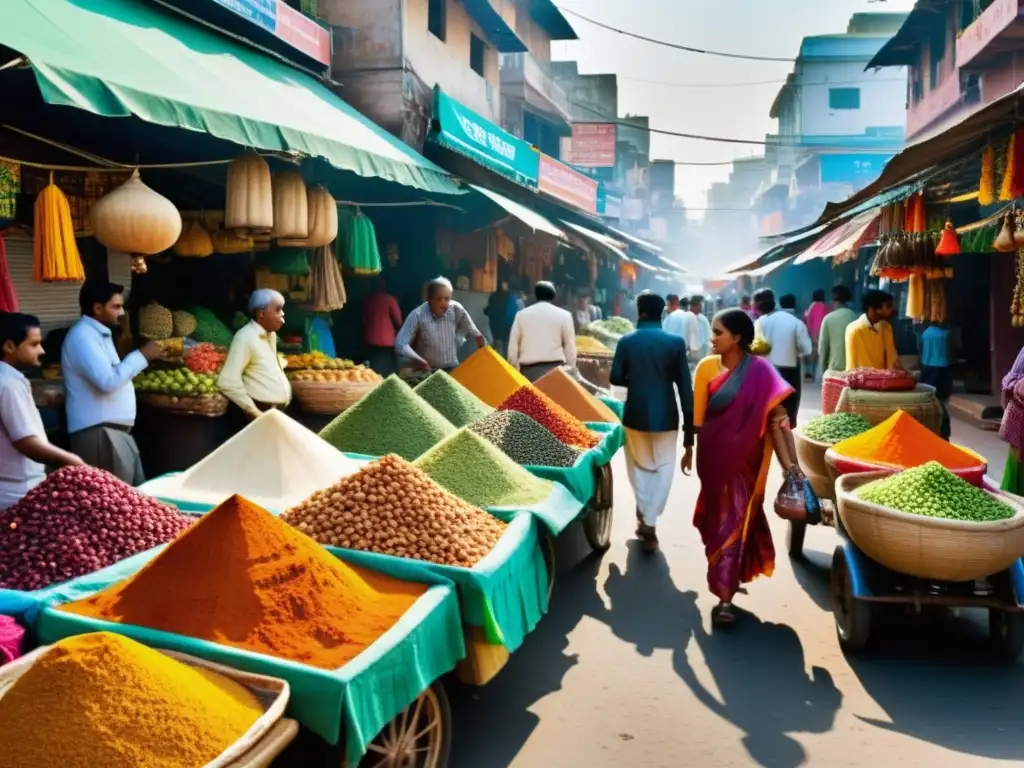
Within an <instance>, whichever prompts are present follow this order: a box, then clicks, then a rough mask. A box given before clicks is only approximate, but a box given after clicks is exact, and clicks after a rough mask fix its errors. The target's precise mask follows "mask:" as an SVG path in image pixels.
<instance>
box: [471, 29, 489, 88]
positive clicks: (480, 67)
mask: <svg viewBox="0 0 1024 768" xmlns="http://www.w3.org/2000/svg"><path fill="white" fill-rule="evenodd" d="M486 51H487V46H486V45H484V41H483V40H481V39H480V38H479V37H477V36H476V35H474V34H473V33H472V32H470V34H469V66H470V67H471V68H472V70H473V71H474V72H476V73H477V74H478V75H480V77H483V76H484V53H485V52H486Z"/></svg>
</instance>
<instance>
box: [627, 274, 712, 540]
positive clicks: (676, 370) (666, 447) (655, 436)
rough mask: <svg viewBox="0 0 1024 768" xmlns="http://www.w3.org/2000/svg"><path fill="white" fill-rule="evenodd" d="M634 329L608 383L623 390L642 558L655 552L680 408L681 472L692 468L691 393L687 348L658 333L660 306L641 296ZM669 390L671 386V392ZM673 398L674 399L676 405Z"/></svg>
mask: <svg viewBox="0 0 1024 768" xmlns="http://www.w3.org/2000/svg"><path fill="white" fill-rule="evenodd" d="M636 307H637V315H638V324H637V329H636V330H635V331H633V333H630V334H628V335H626V336H624V337H623V338H622V340H621V341H619V343H618V346H617V348H616V350H615V360H614V362H613V363H612V373H611V383H612V384H614V385H615V386H618V387H626V389H627V395H626V409H625V413H624V414H623V418H622V424H623V426H624V427H625V428H626V471H627V474H628V475H629V482H630V485H632V486H633V493H634V495H635V496H636V505H637V509H636V513H637V530H636V533H637V537H638V538H639V539H640V541H642V542H643V545H644V549H645V550H646V551H647V552H654V551H656V550H657V548H658V536H657V533H656V530H655V527H656V526H657V523H658V518H659V517H660V516H661V513H662V512H663V511H664V510H665V505H666V504H667V503H668V497H669V493H670V492H671V490H672V478H673V476H674V474H675V467H676V452H677V450H678V444H679V421H680V419H679V412H680V407H681V408H682V415H683V418H682V421H683V446H684V449H685V452H684V454H683V462H682V465H683V467H684V468H685V469H687V470H689V468H690V467H691V466H692V464H693V387H692V384H691V382H690V369H689V366H688V365H687V359H686V342H685V341H683V339H682V338H681V337H679V336H677V335H675V334H672V333H667V332H666V331H664V330H662V328H661V315H662V312H663V311H664V309H665V300H664V299H662V298H661V296H658V295H657V294H654V293H651V292H649V291H644V292H643V293H641V294H640V295H639V296H638V297H637V299H636ZM673 385H674V386H673ZM677 396H678V399H677Z"/></svg>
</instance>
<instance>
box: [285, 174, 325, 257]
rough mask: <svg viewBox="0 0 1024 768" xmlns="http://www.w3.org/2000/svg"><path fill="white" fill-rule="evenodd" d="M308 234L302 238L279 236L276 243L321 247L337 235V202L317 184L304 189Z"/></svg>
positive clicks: (311, 247)
mask: <svg viewBox="0 0 1024 768" xmlns="http://www.w3.org/2000/svg"><path fill="white" fill-rule="evenodd" d="M306 209H307V211H308V226H307V231H308V233H309V234H307V235H306V237H304V238H296V239H291V238H280V239H279V240H278V244H279V245H282V246H285V247H291V248H309V249H314V248H323V247H324V246H327V245H330V244H331V243H333V242H334V240H335V238H336V237H337V236H338V204H337V203H335V202H334V198H333V197H331V193H330V192H328V191H327V190H326V189H324V188H323V187H322V186H320V185H319V184H318V185H316V186H312V187H310V188H309V189H308V190H306Z"/></svg>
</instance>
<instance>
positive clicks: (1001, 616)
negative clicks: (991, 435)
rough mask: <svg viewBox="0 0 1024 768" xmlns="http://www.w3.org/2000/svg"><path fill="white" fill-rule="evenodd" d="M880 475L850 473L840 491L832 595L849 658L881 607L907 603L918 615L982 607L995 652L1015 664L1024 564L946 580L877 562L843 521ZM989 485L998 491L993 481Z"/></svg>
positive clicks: (1023, 641) (1022, 629)
mask: <svg viewBox="0 0 1024 768" xmlns="http://www.w3.org/2000/svg"><path fill="white" fill-rule="evenodd" d="M880 476H883V475H882V474H879V473H863V474H856V475H846V476H845V477H844V478H842V480H841V481H840V484H839V486H838V488H837V497H838V500H839V514H837V515H836V528H837V530H838V532H839V535H840V543H839V545H838V546H837V547H836V549H835V552H834V553H833V556H832V572H831V578H830V593H831V597H832V612H833V616H834V618H835V625H836V635H837V636H838V639H839V645H840V647H841V648H842V649H843V651H844V652H845V653H849V654H854V653H857V652H858V651H861V650H863V649H864V647H865V646H866V645H867V644H868V641H869V639H870V636H871V623H872V612H873V610H874V609H875V608H876V607H878V606H881V605H907V606H913V607H914V608H915V609H916V610H918V611H920V609H921V608H922V606H941V607H947V608H949V607H956V608H981V609H984V610H987V611H988V617H989V635H990V641H991V648H992V653H993V654H994V655H995V656H996V657H997V658H999V659H1001V660H1004V661H1007V662H1010V663H1013V662H1015V661H1016V660H1017V659H1018V658H1019V656H1020V655H1021V652H1022V651H1024V562H1022V561H1021V559H1020V558H1017V559H1016V560H1015V561H1013V562H1012V564H1011V565H1010V566H1009V568H1005V569H1002V568H1000V569H999V570H997V571H996V572H994V573H992V574H989V575H987V576H986V577H985V578H983V579H980V580H971V581H942V580H939V579H924V578H917V577H914V576H909V575H907V574H905V573H901V572H898V571H896V570H893V569H891V568H887V567H886V566H884V565H882V564H881V563H879V562H877V561H876V560H873V559H872V558H870V557H869V556H868V555H866V554H865V553H864V551H863V550H862V549H861V548H860V547H858V546H857V545H856V544H855V543H854V542H853V539H852V538H851V537H850V535H849V532H848V531H847V530H846V527H845V525H844V523H843V519H844V517H846V516H847V515H850V514H857V513H856V512H851V510H849V509H848V508H847V506H848V504H849V498H850V493H851V492H852V491H853V490H855V489H856V488H858V487H859V486H860V485H862V484H864V483H867V482H870V481H871V480H875V479H877V478H878V477H880ZM986 486H987V487H988V488H989V489H990V490H995V488H996V485H995V483H993V482H992V481H986ZM1018 501H1024V500H1018ZM951 543H952V542H951Z"/></svg>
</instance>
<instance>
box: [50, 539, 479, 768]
mask: <svg viewBox="0 0 1024 768" xmlns="http://www.w3.org/2000/svg"><path fill="white" fill-rule="evenodd" d="M146 554H148V555H149V556H150V557H149V558H145V559H143V558H133V559H132V561H131V562H129V561H125V562H122V563H119V564H118V565H116V566H112V567H110V568H107V569H104V571H101V572H98V573H95V574H92V575H90V576H85V577H82V578H80V579H77V580H75V581H73V582H68V583H67V584H65V585H63V586H62V587H61V588H59V589H55V590H53V591H51V593H50V594H49V595H48V596H47V604H46V605H45V606H43V607H42V609H41V610H40V611H39V615H38V621H37V623H36V631H37V634H38V637H39V639H40V641H41V642H44V643H51V642H54V641H56V640H59V639H61V638H64V637H68V636H70V635H75V634H82V633H84V632H93V631H112V632H117V633H119V634H122V635H125V636H127V637H130V638H132V639H135V640H138V641H139V642H142V643H144V644H146V645H149V646H153V647H158V648H166V649H169V650H173V651H178V652H181V653H187V654H189V655H191V656H194V657H197V658H200V659H205V660H207V661H212V662H215V663H218V664H222V665H224V666H227V667H232V668H234V669H238V670H243V671H246V672H252V673H255V674H263V675H268V676H271V677H276V678H280V679H283V680H287V681H288V684H289V685H290V687H291V701H290V706H289V714H290V715H291V716H292V717H294V718H295V719H296V720H298V721H299V722H300V723H302V724H303V725H305V726H306V727H307V728H308V729H309V730H310V731H311V732H313V733H314V734H316V735H317V736H319V737H320V738H321V739H323V741H325V742H326V743H327V744H329V745H338V744H340V745H342V747H341V748H342V749H343V753H344V757H345V760H347V763H348V765H351V766H355V765H358V763H359V761H360V760H361V759H362V758H363V756H364V755H366V754H367V752H368V751H370V746H371V743H373V742H374V740H375V739H376V738H377V736H378V734H382V732H383V731H384V730H385V727H386V726H388V723H390V722H392V720H394V719H396V718H399V719H400V717H401V715H402V713H403V712H406V711H407V708H408V707H409V706H410V705H413V704H415V702H417V700H418V699H420V698H421V696H423V695H424V693H425V692H426V691H427V690H428V689H429V688H431V686H432V685H433V683H434V682H435V681H436V680H438V679H439V678H440V677H441V676H442V675H444V674H446V673H448V672H450V671H451V670H453V669H454V668H455V665H456V664H457V662H458V661H459V660H460V659H461V658H463V656H464V655H465V644H464V641H463V634H462V622H461V617H460V611H459V600H458V597H457V595H456V591H455V588H454V586H453V585H452V584H451V583H450V582H448V581H447V580H445V579H443V578H441V577H438V576H436V575H434V574H431V573H429V572H427V571H425V570H420V571H418V572H417V576H416V580H417V581H419V582H421V583H427V584H430V585H431V586H430V587H429V589H428V590H427V592H426V593H425V594H424V595H423V596H422V597H420V598H419V599H418V600H417V601H416V603H415V604H413V607H412V608H410V609H409V610H408V611H407V612H406V613H405V615H403V616H402V618H401V619H400V620H399V621H398V623H397V624H395V625H394V626H393V627H391V629H389V630H388V631H386V632H385V633H384V634H383V635H381V636H380V637H379V638H378V639H377V640H376V641H375V642H374V643H373V644H372V645H371V646H370V647H368V648H367V649H366V650H365V651H363V652H362V653H361V654H359V655H358V656H356V657H355V658H354V659H353V660H352V661H350V662H349V663H347V664H345V665H344V666H342V667H341V668H340V669H336V670H324V669H319V668H315V667H311V666H307V665H305V664H300V663H296V662H291V661H287V660H284V659H279V658H273V657H270V656H266V655H263V654H259V653H253V652H250V651H245V650H241V649H238V648H233V647H229V646H225V645H220V644H217V643H212V642H208V641H204V640H197V639H194V638H190V637H184V636H181V635H175V634H171V633H167V632H160V631H156V630H151V629H147V628H144V627H137V626H131V625H122V624H112V623H109V622H106V621H101V620H97V619H92V618H88V617H85V616H81V615H77V614H71V613H67V612H64V611H61V610H60V609H59V608H60V606H61V605H62V604H64V603H68V602H72V601H75V600H79V599H83V598H86V597H89V596H91V595H93V594H95V593H97V592H99V591H101V590H103V589H105V588H106V587H108V586H110V585H112V584H115V583H117V582H119V581H122V580H123V579H125V578H127V577H129V576H131V575H133V574H134V573H135V572H136V571H138V570H139V569H140V568H141V567H142V566H143V565H144V564H145V562H148V559H150V558H152V557H154V556H155V555H156V554H157V550H153V551H151V552H150V553H146ZM335 554H336V555H337V556H339V557H340V558H341V559H342V560H345V561H346V562H349V560H348V558H347V555H348V554H349V553H348V552H337V551H336V552H335ZM392 565H393V564H392V563H390V562H379V563H378V564H377V566H376V567H375V568H374V569H375V570H378V571H379V572H381V573H386V574H387V575H389V576H393V577H396V578H403V576H402V575H401V574H402V573H403V572H404V571H403V570H402V569H401V568H391V566H392ZM432 690H434V691H435V693H434V694H433V696H432V698H431V701H433V702H435V703H436V702H438V695H439V694H437V693H436V691H437V690H439V687H434V688H433V689H432ZM440 695H442V696H443V694H440ZM436 717H440V718H444V721H443V722H435V723H434V724H433V725H432V728H431V730H430V731H429V733H430V737H429V739H430V741H429V744H428V745H427V746H428V747H429V748H430V749H432V750H434V751H435V752H436V753H437V754H439V755H440V754H442V750H441V748H438V747H437V745H439V744H440V745H441V747H443V746H444V744H445V742H446V740H447V739H448V738H449V737H450V727H451V726H450V723H449V722H447V718H448V717H449V715H448V710H447V706H446V702H444V703H443V704H440V703H438V710H437V714H436ZM436 765H443V763H441V762H438V763H436Z"/></svg>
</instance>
